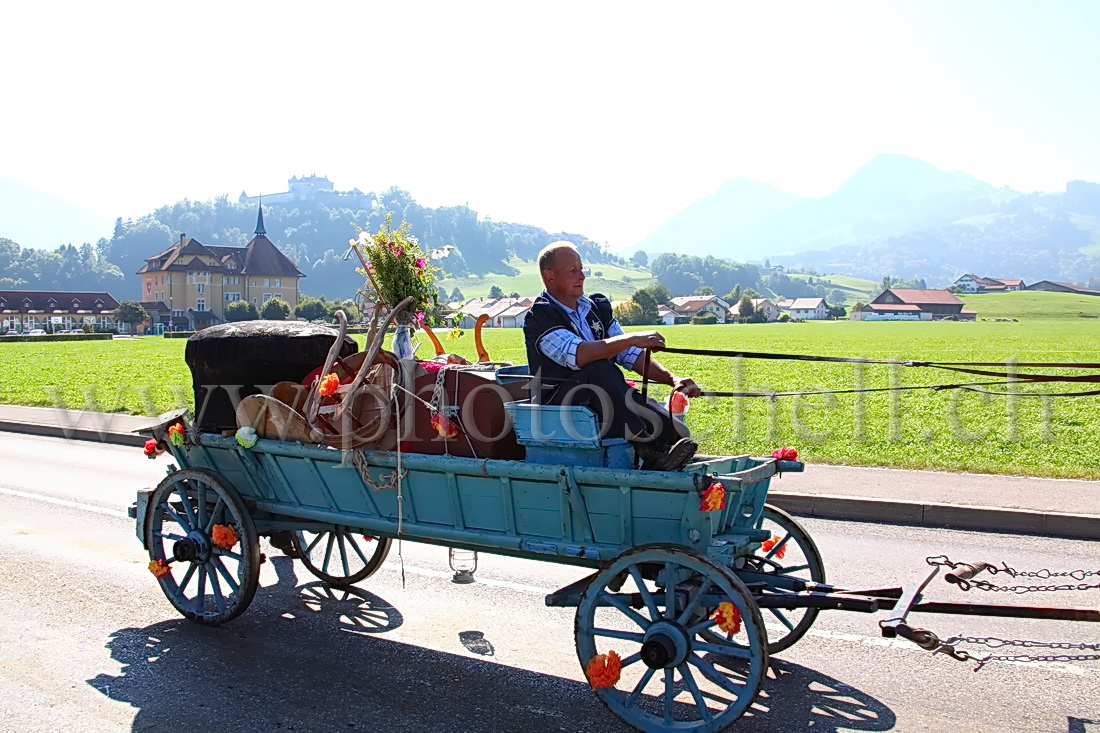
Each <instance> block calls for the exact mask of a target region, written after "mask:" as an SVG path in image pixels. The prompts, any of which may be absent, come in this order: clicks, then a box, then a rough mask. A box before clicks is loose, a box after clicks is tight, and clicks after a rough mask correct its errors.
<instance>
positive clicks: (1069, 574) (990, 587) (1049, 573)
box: [925, 555, 1100, 594]
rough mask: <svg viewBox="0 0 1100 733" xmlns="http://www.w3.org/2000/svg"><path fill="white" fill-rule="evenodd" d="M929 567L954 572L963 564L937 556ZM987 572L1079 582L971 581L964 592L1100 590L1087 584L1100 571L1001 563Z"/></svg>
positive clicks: (962, 586)
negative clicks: (1001, 583)
mask: <svg viewBox="0 0 1100 733" xmlns="http://www.w3.org/2000/svg"><path fill="white" fill-rule="evenodd" d="M925 562H927V563H928V564H929V565H938V566H946V567H949V568H951V569H952V570H954V569H955V568H957V567H959V566H960V565H962V564H963V563H958V562H952V561H951V559H950V558H948V557H947V555H937V556H935V557H929V558H927V559H926V560H925ZM985 570H986V572H988V573H989V574H990V575H996V574H997V573H1005V574H1006V575H1008V576H1009V577H1011V578H1037V579H1039V580H1047V579H1050V578H1071V579H1073V580H1076V581H1078V582H1077V584H1063V585H996V584H994V583H991V582H990V581H988V580H970V581H968V582H967V583H966V584H962V583H960V584H959V587H960V588H961V589H962V590H969V589H970V587H974V588H977V589H978V590H984V591H990V592H994V593H1017V594H1021V593H1036V592H1054V591H1063V590H1078V591H1081V590H1097V589H1100V583H1085V582H1083V581H1084V580H1085V579H1086V578H1090V577H1092V576H1094V575H1095V576H1097V577H1100V569H1098V570H1067V571H1056V570H1048V569H1047V568H1041V569H1039V570H1016V569H1015V568H1010V567H1009V566H1008V565H1006V564H1005V563H1003V562H1002V563H1001V567H996V566H993V565H990V566H989V567H987V568H985Z"/></svg>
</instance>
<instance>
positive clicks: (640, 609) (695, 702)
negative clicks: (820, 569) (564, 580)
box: [575, 545, 768, 731]
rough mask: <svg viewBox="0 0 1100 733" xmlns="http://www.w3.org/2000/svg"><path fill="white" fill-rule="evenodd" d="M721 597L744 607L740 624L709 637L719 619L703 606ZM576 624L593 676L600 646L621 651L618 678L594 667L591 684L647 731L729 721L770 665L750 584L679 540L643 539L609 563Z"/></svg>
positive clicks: (581, 656) (738, 614) (611, 705)
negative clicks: (605, 682)
mask: <svg viewBox="0 0 1100 733" xmlns="http://www.w3.org/2000/svg"><path fill="white" fill-rule="evenodd" d="M619 576H621V577H619ZM623 578H626V580H625V582H623ZM620 585H621V588H620V587H619V586H620ZM613 589H614V590H613ZM632 596H633V597H632ZM719 599H721V601H728V602H729V603H730V604H732V608H733V609H736V614H731V615H736V617H737V618H738V620H739V622H740V628H739V629H738V630H736V631H735V632H733V633H730V634H723V635H722V636H721V638H715V639H713V640H711V639H707V638H705V637H704V634H705V633H706V632H707V630H708V629H710V628H711V627H713V626H714V625H715V623H717V621H716V620H715V619H711V618H707V617H705V616H702V618H700V616H701V614H700V611H699V609H700V607H703V606H706V605H711V604H713V605H715V606H717V605H719ZM634 606H637V608H635V607H634ZM722 607H723V610H725V611H727V612H728V611H729V610H730V606H725V605H723V606H722ZM575 632H576V641H577V656H578V658H579V659H580V662H581V666H582V667H583V668H585V670H586V674H588V670H589V667H590V665H591V664H593V662H594V659H595V658H596V656H597V655H598V654H608V653H609V652H612V651H613V652H615V653H616V654H618V656H619V658H620V659H621V664H622V673H621V677H620V678H619V679H618V680H617V681H615V682H614V684H613V685H611V686H598V685H599V684H600V680H599V679H598V678H597V677H596V676H594V675H592V674H589V682H590V683H591V684H593V686H594V689H595V692H596V695H597V696H598V697H599V698H600V700H601V701H602V702H603V703H604V704H605V705H606V706H607V707H608V709H610V710H611V711H612V712H613V713H615V714H616V715H618V716H619V717H620V718H622V719H623V720H625V721H626V722H627V723H629V724H630V725H633V726H634V727H636V728H638V729H640V730H645V731H665V730H677V731H703V730H706V731H713V730H721V729H723V728H725V727H726V726H727V725H729V724H730V723H732V722H734V721H735V720H737V719H738V718H739V717H741V715H742V714H743V713H744V712H745V711H746V710H747V709H748V708H749V706H750V705H751V704H752V702H753V700H754V699H755V698H756V694H757V692H758V691H759V690H760V685H761V684H762V683H763V681H764V675H765V673H766V671H767V666H768V665H767V662H768V651H767V638H766V637H765V635H764V622H763V618H762V616H761V615H760V608H759V607H758V606H757V605H756V602H755V601H754V600H753V597H752V594H751V593H750V592H749V590H748V588H747V587H745V584H744V583H742V582H741V581H740V580H739V579H738V578H737V576H736V575H734V574H733V572H732V571H730V570H729V569H728V568H725V567H722V566H721V565H719V564H717V563H715V562H714V561H713V560H711V559H710V558H708V557H706V556H704V555H701V554H699V553H698V552H695V551H694V550H690V549H687V548H684V547H679V546H674V545H644V546H641V547H637V548H634V549H632V550H628V551H627V552H625V553H623V554H622V555H619V556H618V557H617V558H615V559H614V560H613V561H612V562H611V564H610V565H607V566H606V567H604V569H603V570H601V571H600V572H599V573H598V574H597V575H596V577H595V578H593V580H592V582H591V583H590V584H589V586H588V588H587V589H586V590H585V592H584V595H583V596H582V597H581V602H580V605H579V606H578V608H577V617H576V627H575ZM599 661H600V660H595V664H596V665H598V664H599Z"/></svg>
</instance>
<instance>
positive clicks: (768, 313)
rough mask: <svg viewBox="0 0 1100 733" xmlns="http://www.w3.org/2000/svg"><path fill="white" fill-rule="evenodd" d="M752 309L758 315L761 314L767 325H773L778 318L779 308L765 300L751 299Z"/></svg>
mask: <svg viewBox="0 0 1100 733" xmlns="http://www.w3.org/2000/svg"><path fill="white" fill-rule="evenodd" d="M752 308H753V310H755V311H757V312H758V313H763V314H764V318H765V320H766V321H767V322H768V323H774V322H775V319H777V318H779V308H778V306H776V305H775V303H773V302H771V301H770V300H768V299H767V298H753V299H752Z"/></svg>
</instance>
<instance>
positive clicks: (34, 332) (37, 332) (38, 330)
mask: <svg viewBox="0 0 1100 733" xmlns="http://www.w3.org/2000/svg"><path fill="white" fill-rule="evenodd" d="M27 335H28V336H45V335H46V332H45V331H43V330H42V329H41V328H32V329H31V330H30V331H27Z"/></svg>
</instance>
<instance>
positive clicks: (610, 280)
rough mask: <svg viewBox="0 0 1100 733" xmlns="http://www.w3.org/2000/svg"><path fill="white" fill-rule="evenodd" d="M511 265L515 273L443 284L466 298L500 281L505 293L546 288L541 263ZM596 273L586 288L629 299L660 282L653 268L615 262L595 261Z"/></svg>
mask: <svg viewBox="0 0 1100 733" xmlns="http://www.w3.org/2000/svg"><path fill="white" fill-rule="evenodd" d="M507 265H508V266H509V267H510V268H512V269H513V270H515V271H516V274H514V275H487V276H481V277H476V276H475V277H459V278H445V279H443V280H442V281H440V283H439V284H440V286H441V287H443V288H444V289H445V290H446V291H447V292H448V293H451V292H452V291H453V290H454V288H456V287H457V288H458V289H459V290H460V291H461V292H462V295H463V299H467V300H468V299H470V298H477V297H483V296H487V295H488V294H489V288H491V287H493V286H494V285H496V286H497V287H499V288H500V289H501V290H503V291H504V294H505V295H507V294H509V293H513V292H516V293H519V294H520V295H529V296H534V295H537V294H538V293H540V292H542V278H541V276H540V275H539V272H538V263H536V262H534V261H530V262H527V261H523V260H519V259H511V260H509V261H508V262H507ZM591 269H592V275H591V276H589V277H588V279H587V280H585V283H584V289H585V292H587V293H589V294H591V293H603V294H604V295H606V296H607V297H609V298H611V299H612V300H627V299H629V298H630V296H631V295H632V294H633V293H634V291H635V290H637V289H638V288H644V287H646V286H648V285H652V284H654V283H655V282H656V280H654V278H653V276H652V274H650V272H649V270H647V269H644V268H637V267H620V266H618V265H611V264H594V265H591Z"/></svg>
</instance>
